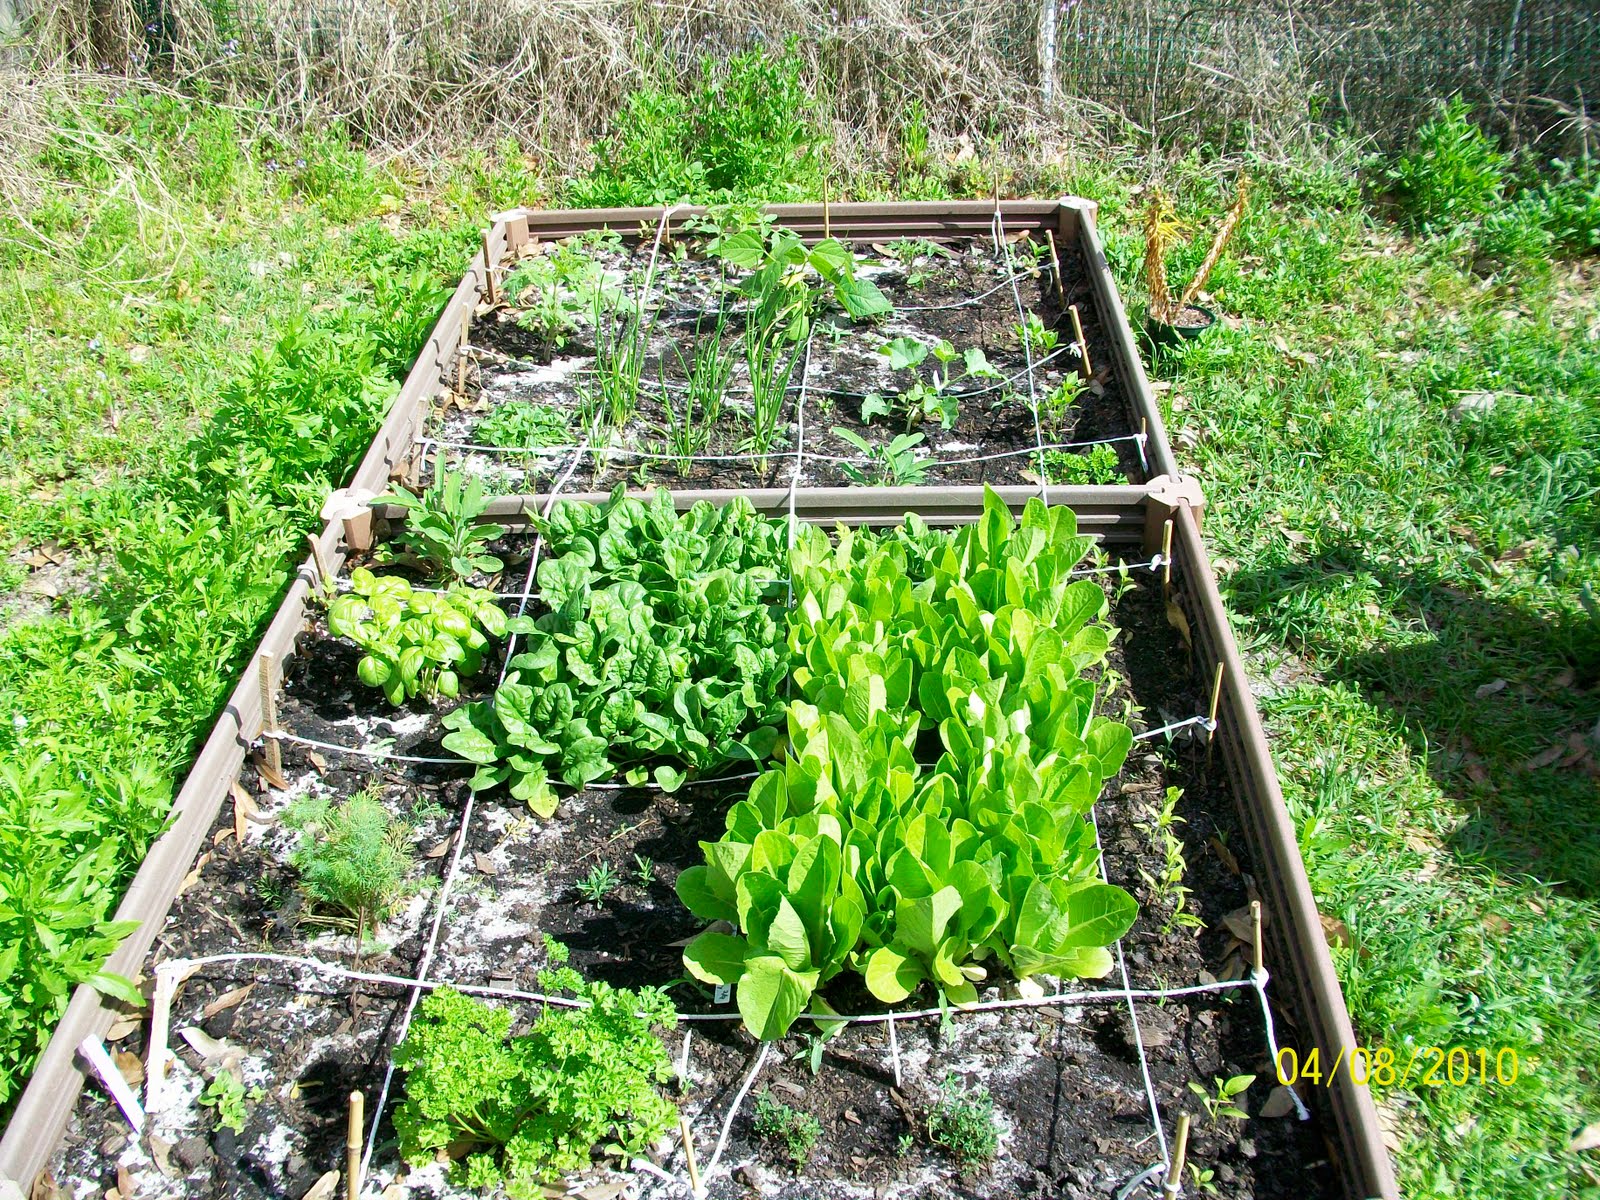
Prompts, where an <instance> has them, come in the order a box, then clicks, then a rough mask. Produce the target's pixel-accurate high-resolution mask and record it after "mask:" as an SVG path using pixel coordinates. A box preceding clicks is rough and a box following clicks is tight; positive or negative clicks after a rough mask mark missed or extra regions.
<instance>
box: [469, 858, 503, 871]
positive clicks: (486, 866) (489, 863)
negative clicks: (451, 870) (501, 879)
mask: <svg viewBox="0 0 1600 1200" xmlns="http://www.w3.org/2000/svg"><path fill="white" fill-rule="evenodd" d="M472 862H473V865H474V866H476V867H477V868H478V871H479V873H480V874H483V875H498V874H499V873H500V868H499V866H498V865H497V864H496V863H495V861H494V859H492V858H490V857H489V856H488V855H487V854H474V855H473V856H472Z"/></svg>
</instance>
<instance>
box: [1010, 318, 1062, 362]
mask: <svg viewBox="0 0 1600 1200" xmlns="http://www.w3.org/2000/svg"><path fill="white" fill-rule="evenodd" d="M1011 332H1012V334H1013V335H1014V336H1015V337H1016V339H1017V345H1019V346H1026V347H1027V348H1028V350H1029V351H1031V352H1032V353H1033V354H1034V355H1036V356H1037V355H1042V354H1049V353H1050V351H1052V350H1054V349H1055V348H1056V343H1058V342H1059V341H1060V340H1061V338H1060V335H1058V334H1057V333H1056V331H1055V330H1054V329H1051V328H1050V327H1049V326H1047V325H1046V324H1045V323H1044V322H1043V321H1042V320H1040V319H1039V314H1038V313H1029V314H1028V316H1027V318H1026V319H1025V320H1023V321H1021V322H1020V323H1018V324H1016V325H1013V326H1012V327H1011Z"/></svg>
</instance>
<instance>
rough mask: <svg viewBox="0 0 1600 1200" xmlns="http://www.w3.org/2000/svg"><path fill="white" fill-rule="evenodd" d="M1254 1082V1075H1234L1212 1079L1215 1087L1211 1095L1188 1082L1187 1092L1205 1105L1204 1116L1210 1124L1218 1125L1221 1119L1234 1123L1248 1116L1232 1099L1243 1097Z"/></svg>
mask: <svg viewBox="0 0 1600 1200" xmlns="http://www.w3.org/2000/svg"><path fill="white" fill-rule="evenodd" d="M1255 1081H1256V1077H1255V1076H1254V1075H1234V1076H1231V1077H1229V1078H1227V1079H1218V1078H1215V1077H1213V1078H1212V1082H1213V1083H1215V1084H1216V1085H1217V1087H1216V1092H1215V1094H1213V1093H1211V1092H1208V1091H1206V1089H1205V1088H1203V1087H1202V1086H1201V1085H1200V1084H1198V1083H1195V1082H1194V1081H1193V1080H1190V1082H1189V1090H1190V1091H1191V1092H1193V1093H1194V1094H1195V1095H1196V1096H1199V1097H1200V1103H1201V1104H1203V1105H1205V1109H1206V1116H1208V1117H1210V1118H1211V1123H1212V1124H1213V1125H1220V1124H1221V1123H1222V1118H1223V1117H1232V1118H1233V1119H1234V1120H1235V1121H1248V1120H1249V1119H1250V1114H1249V1113H1247V1112H1245V1110H1244V1109H1242V1108H1240V1107H1239V1106H1238V1105H1237V1104H1236V1103H1234V1097H1235V1096H1242V1095H1244V1093H1245V1089H1247V1088H1248V1087H1249V1086H1250V1085H1251V1084H1252V1083H1254V1082H1255Z"/></svg>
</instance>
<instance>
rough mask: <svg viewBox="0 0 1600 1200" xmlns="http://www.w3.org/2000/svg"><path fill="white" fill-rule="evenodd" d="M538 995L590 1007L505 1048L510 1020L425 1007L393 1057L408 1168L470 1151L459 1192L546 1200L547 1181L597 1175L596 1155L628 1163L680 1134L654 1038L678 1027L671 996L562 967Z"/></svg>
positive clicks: (444, 1003) (476, 1008) (559, 1012)
mask: <svg viewBox="0 0 1600 1200" xmlns="http://www.w3.org/2000/svg"><path fill="white" fill-rule="evenodd" d="M539 988H540V990H541V991H543V992H549V993H555V992H560V991H570V992H572V993H573V994H574V995H575V996H576V997H577V998H578V999H581V1000H587V1001H588V1002H589V1004H588V1007H586V1008H576V1009H574V1008H555V1007H547V1008H545V1009H543V1010H542V1011H541V1012H540V1014H539V1016H538V1017H536V1018H535V1019H534V1022H533V1026H532V1028H531V1029H530V1030H529V1031H528V1032H527V1033H525V1034H520V1035H518V1036H516V1037H508V1036H507V1035H508V1034H509V1033H510V1030H511V1013H510V1011H508V1010H506V1009H503V1008H491V1007H490V1006H489V1005H487V1004H484V1003H483V1002H482V1001H479V1000H473V999H471V998H469V997H467V996H463V995H461V994H460V993H459V992H456V991H453V990H451V989H449V988H440V989H439V990H438V991H436V992H434V993H433V994H432V995H431V996H429V997H428V998H427V999H425V1000H424V1001H423V1002H422V1005H421V1007H420V1008H419V1009H418V1013H417V1020H416V1022H415V1023H414V1024H413V1025H412V1026H411V1031H410V1032H409V1033H408V1034H407V1035H406V1039H405V1041H404V1042H402V1043H401V1044H400V1046H399V1047H398V1048H396V1050H395V1054H394V1061H395V1065H397V1066H398V1067H400V1068H401V1069H402V1070H404V1071H405V1072H406V1098H405V1102H404V1103H403V1104H401V1106H400V1108H399V1110H398V1111H397V1112H396V1113H395V1118H394V1124H395V1131H396V1132H397V1133H398V1134H399V1136H400V1152H401V1154H402V1155H404V1156H405V1158H406V1159H407V1161H409V1162H414V1163H424V1162H432V1161H433V1159H434V1156H435V1154H436V1153H437V1152H438V1151H440V1150H443V1149H444V1148H446V1147H448V1146H453V1145H460V1144H464V1143H465V1144H471V1145H473V1146H474V1147H476V1148H477V1149H476V1150H475V1152H474V1153H472V1154H470V1155H469V1156H468V1157H467V1158H466V1159H465V1161H464V1162H462V1163H460V1164H458V1165H457V1166H456V1168H455V1174H456V1176H457V1179H458V1181H459V1182H463V1183H465V1184H466V1185H467V1186H469V1187H476V1188H481V1189H490V1188H494V1187H498V1186H502V1185H503V1186H504V1187H505V1189H506V1191H507V1193H508V1194H509V1195H510V1196H511V1197H512V1200H538V1198H541V1197H543V1196H544V1195H545V1192H544V1190H543V1189H542V1188H541V1187H540V1184H541V1182H543V1181H545V1180H549V1179H553V1178H555V1177H556V1176H558V1175H560V1174H562V1173H564V1172H568V1171H577V1170H582V1169H583V1168H585V1167H587V1166H589V1165H590V1161H591V1157H592V1154H593V1152H594V1150H595V1149H597V1148H600V1147H604V1148H605V1149H606V1152H607V1153H608V1154H611V1155H620V1156H621V1157H622V1159H623V1161H624V1162H626V1161H628V1160H630V1159H631V1158H633V1157H634V1156H636V1155H641V1154H644V1153H645V1152H646V1151H647V1150H648V1149H649V1148H650V1146H651V1144H652V1143H654V1142H655V1140H656V1139H657V1138H659V1137H660V1136H661V1135H662V1134H663V1133H665V1132H666V1131H667V1130H668V1129H670V1128H671V1127H672V1126H673V1124H674V1123H675V1121H676V1119H677V1110H676V1109H675V1108H674V1107H673V1105H672V1103H671V1102H670V1101H668V1100H667V1099H666V1098H665V1097H664V1096H663V1095H662V1094H661V1091H660V1086H661V1085H662V1084H664V1083H666V1082H667V1081H668V1080H669V1079H670V1078H671V1077H672V1074H673V1068H672V1064H671V1060H670V1059H669V1057H668V1055H667V1050H666V1047H665V1046H664V1045H663V1044H662V1041H661V1038H660V1036H659V1035H658V1034H657V1032H656V1030H658V1029H660V1028H664V1027H668V1026H670V1025H672V1023H673V1022H674V1021H675V1019H676V1014H675V1012H674V1010H673V1007H672V1004H671V1002H670V1001H669V1000H667V998H666V996H665V995H664V994H663V993H662V992H660V991H659V990H657V989H654V988H644V989H642V990H641V991H639V992H637V993H635V992H631V991H628V990H627V989H625V988H612V987H610V986H608V985H606V984H604V983H587V982H585V981H584V980H583V979H582V978H581V977H580V976H579V975H578V973H577V972H576V971H573V970H571V969H570V968H566V967H563V968H559V969H557V970H553V971H543V972H540V976H539Z"/></svg>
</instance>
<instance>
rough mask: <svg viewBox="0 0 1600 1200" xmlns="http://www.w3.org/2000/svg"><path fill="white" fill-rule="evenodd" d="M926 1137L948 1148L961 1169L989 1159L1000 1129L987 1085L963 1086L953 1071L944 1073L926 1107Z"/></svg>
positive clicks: (996, 1146) (996, 1150)
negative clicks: (935, 1095) (936, 1094)
mask: <svg viewBox="0 0 1600 1200" xmlns="http://www.w3.org/2000/svg"><path fill="white" fill-rule="evenodd" d="M928 1140H929V1141H931V1142H932V1143H933V1144H934V1145H935V1146H943V1147H944V1148H945V1149H946V1150H948V1151H949V1152H950V1154H951V1156H952V1157H953V1158H954V1159H955V1160H956V1162H958V1163H959V1164H960V1165H961V1169H962V1170H963V1171H970V1170H973V1169H974V1168H975V1167H979V1166H982V1165H983V1164H984V1163H986V1162H989V1161H990V1160H991V1159H993V1158H994V1156H995V1155H996V1154H997V1153H999V1150H1000V1131H999V1129H998V1127H997V1126H996V1125H995V1119H994V1100H993V1099H992V1098H991V1097H990V1095H989V1089H988V1088H984V1087H975V1088H970V1089H969V1088H965V1087H962V1085H961V1083H960V1081H958V1080H957V1079H956V1077H955V1076H954V1075H953V1074H951V1075H946V1076H945V1079H944V1085H943V1087H942V1089H941V1094H940V1096H939V1099H938V1100H936V1101H934V1103H933V1107H932V1108H931V1109H929V1111H928Z"/></svg>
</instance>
